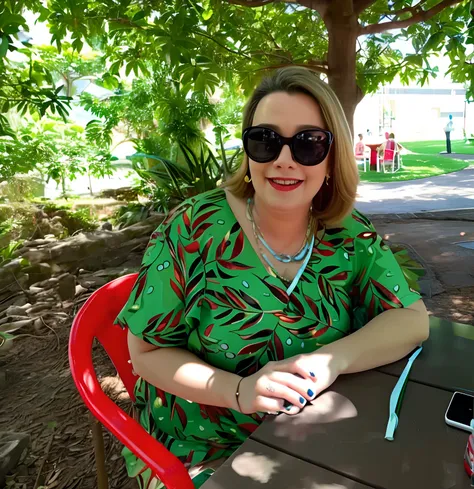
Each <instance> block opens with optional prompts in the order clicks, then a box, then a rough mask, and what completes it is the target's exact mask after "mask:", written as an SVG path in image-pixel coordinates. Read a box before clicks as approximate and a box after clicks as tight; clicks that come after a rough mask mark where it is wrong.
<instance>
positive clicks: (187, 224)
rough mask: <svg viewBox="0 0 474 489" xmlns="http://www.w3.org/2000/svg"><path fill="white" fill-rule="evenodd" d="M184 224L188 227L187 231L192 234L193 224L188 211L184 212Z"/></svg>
mask: <svg viewBox="0 0 474 489" xmlns="http://www.w3.org/2000/svg"><path fill="white" fill-rule="evenodd" d="M183 222H184V225H185V226H186V231H187V232H188V235H189V233H190V232H191V227H190V226H191V222H190V221H189V216H188V214H187V212H186V211H184V212H183Z"/></svg>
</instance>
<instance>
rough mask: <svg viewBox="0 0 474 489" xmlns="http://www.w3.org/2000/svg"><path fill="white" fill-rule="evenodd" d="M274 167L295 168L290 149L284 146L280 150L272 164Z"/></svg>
mask: <svg viewBox="0 0 474 489" xmlns="http://www.w3.org/2000/svg"><path fill="white" fill-rule="evenodd" d="M273 164H274V165H276V166H278V167H280V168H281V167H292V166H295V165H296V163H295V162H294V160H293V155H292V154H291V150H290V147H289V146H288V145H287V144H285V145H284V146H283V148H281V151H280V154H279V155H278V158H277V159H276V160H275V161H274V162H273Z"/></svg>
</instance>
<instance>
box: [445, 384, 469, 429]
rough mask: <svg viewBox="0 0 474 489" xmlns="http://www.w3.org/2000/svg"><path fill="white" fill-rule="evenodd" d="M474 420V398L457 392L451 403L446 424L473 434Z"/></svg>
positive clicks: (446, 415)
mask: <svg viewBox="0 0 474 489" xmlns="http://www.w3.org/2000/svg"><path fill="white" fill-rule="evenodd" d="M473 419H474V396H473V395H470V394H466V393H465V392H455V393H454V394H453V397H452V398H451V401H450V403H449V406H448V409H447V410H446V414H445V415H444V420H445V421H446V424H448V425H450V426H454V427H455V428H459V429H460V430H465V431H467V432H469V433H472V428H471V421H472V420H473Z"/></svg>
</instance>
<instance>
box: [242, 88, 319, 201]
mask: <svg viewBox="0 0 474 489" xmlns="http://www.w3.org/2000/svg"><path fill="white" fill-rule="evenodd" d="M252 125H253V126H259V125H262V126H265V127H269V128H271V129H274V130H275V131H276V132H277V133H278V134H280V135H281V136H283V137H292V136H294V135H295V134H296V133H297V132H299V131H302V130H303V129H308V128H320V129H327V128H326V123H325V121H324V118H323V115H322V113H321V109H320V107H319V104H318V103H317V102H316V101H315V100H314V99H313V98H312V97H310V96H309V95H306V94H302V93H295V94H288V93H286V92H275V93H271V94H270V95H267V96H265V97H264V98H263V99H262V100H261V101H260V103H259V104H258V106H257V109H256V111H255V115H254V118H253V124H252ZM327 167H328V157H326V159H325V160H324V161H322V162H321V163H320V164H319V165H316V166H303V165H300V164H299V163H297V162H296V161H294V160H293V158H292V155H291V151H290V148H289V146H283V148H282V149H281V152H280V155H279V156H278V157H277V159H276V160H274V161H272V162H269V163H256V162H255V161H253V160H251V159H250V158H249V168H250V175H251V177H252V184H253V186H254V189H255V198H256V199H257V200H260V201H262V203H264V204H265V205H266V206H269V207H271V208H274V209H275V210H278V211H290V210H295V209H300V208H305V209H308V208H309V206H310V205H311V202H312V200H313V198H314V196H315V195H316V194H317V193H318V192H319V189H320V188H321V186H322V184H323V182H324V179H325V177H326V174H327ZM275 180H277V181H278V180H280V181H281V180H285V181H286V182H289V181H291V180H297V181H298V182H301V183H299V184H298V185H297V186H296V188H295V186H294V185H292V186H291V187H287V188H285V189H283V188H282V186H281V185H278V184H277V182H275ZM275 184H276V185H275ZM289 188H291V190H288V189H289Z"/></svg>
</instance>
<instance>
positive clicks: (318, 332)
mask: <svg viewBox="0 0 474 489" xmlns="http://www.w3.org/2000/svg"><path fill="white" fill-rule="evenodd" d="M328 329H329V326H324V328H321V329H319V330H316V329H315V330H314V331H313V333H312V334H313V338H319V337H320V336H322V335H323V334H324V333H325V332H326V331H327V330H328Z"/></svg>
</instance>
